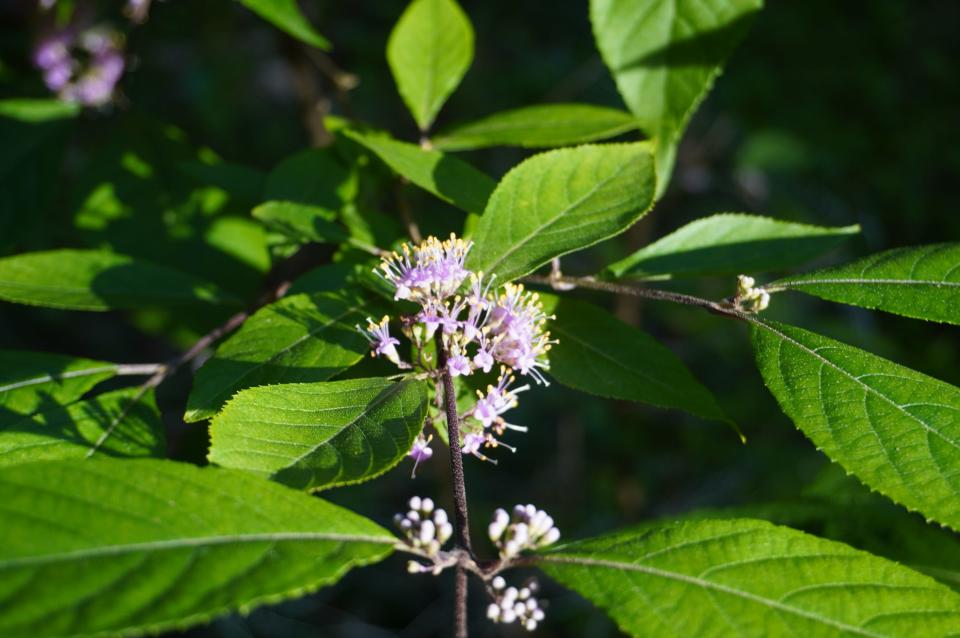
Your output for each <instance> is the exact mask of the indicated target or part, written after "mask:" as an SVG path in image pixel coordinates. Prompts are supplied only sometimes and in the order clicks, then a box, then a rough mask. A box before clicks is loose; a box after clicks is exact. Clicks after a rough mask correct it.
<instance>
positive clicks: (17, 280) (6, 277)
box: [0, 249, 239, 310]
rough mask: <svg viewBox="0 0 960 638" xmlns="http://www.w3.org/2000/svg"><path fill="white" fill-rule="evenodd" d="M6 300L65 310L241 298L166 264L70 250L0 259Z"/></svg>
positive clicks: (2, 293) (0, 283)
mask: <svg viewBox="0 0 960 638" xmlns="http://www.w3.org/2000/svg"><path fill="white" fill-rule="evenodd" d="M0 299H2V300H5V301H12V302H14V303H23V304H28V305H32V306H47V307H49V308H62V309H64V310H117V309H129V308H140V307H143V306H169V305H183V304H190V303H197V302H203V303H224V302H226V303H237V302H238V301H239V300H238V299H236V298H235V297H233V296H231V295H228V294H227V293H224V292H221V291H218V290H217V289H216V288H215V287H214V286H213V284H210V283H208V282H204V281H202V280H200V279H197V278H196V277H193V276H191V275H187V274H184V273H181V272H178V271H176V270H173V269H172V268H167V267H166V266H160V265H158V264H152V263H149V262H145V261H140V260H136V259H132V258H130V257H126V256H124V255H117V254H114V253H110V252H105V251H97V250H68V249H64V250H50V251H44V252H35V253H24V254H21V255H15V256H13V257H6V258H4V259H0Z"/></svg>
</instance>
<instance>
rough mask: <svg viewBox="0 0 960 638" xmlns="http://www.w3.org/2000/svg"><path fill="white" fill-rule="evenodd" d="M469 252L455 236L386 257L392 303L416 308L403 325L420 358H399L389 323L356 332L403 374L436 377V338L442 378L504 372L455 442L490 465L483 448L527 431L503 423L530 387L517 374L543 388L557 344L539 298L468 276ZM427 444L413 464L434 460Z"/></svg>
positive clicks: (414, 452) (467, 416) (419, 444)
mask: <svg viewBox="0 0 960 638" xmlns="http://www.w3.org/2000/svg"><path fill="white" fill-rule="evenodd" d="M472 246H473V244H472V243H471V242H465V241H463V240H462V239H459V238H457V237H456V236H454V235H451V236H450V239H448V240H446V241H440V240H439V239H437V238H435V237H429V238H427V239H426V240H425V241H423V242H421V243H420V244H418V245H416V246H411V245H409V244H404V245H403V246H401V248H400V250H399V251H397V252H393V253H391V254H389V255H386V256H385V257H383V258H382V260H381V263H380V266H379V267H378V268H377V270H376V273H377V274H378V275H379V276H380V277H381V278H382V279H383V280H384V281H386V282H387V283H388V284H389V285H390V287H391V288H392V289H393V291H394V298H395V299H396V300H404V301H411V302H413V303H415V304H417V305H418V306H419V309H418V311H417V312H415V313H414V314H411V315H408V316H402V317H400V318H399V322H398V323H399V325H400V329H401V331H402V333H403V334H404V335H405V336H406V337H407V338H408V339H410V341H411V343H412V346H413V352H414V353H416V355H415V358H414V359H413V360H411V361H406V360H404V358H403V357H402V356H401V354H400V350H399V349H398V346H400V340H399V339H397V338H396V337H394V336H392V335H391V334H390V322H391V318H390V317H389V316H385V317H383V318H381V319H380V321H374V320H372V319H367V327H366V328H361V327H360V326H357V329H358V330H361V331H362V332H363V333H364V334H365V335H366V336H367V338H368V339H369V340H370V344H371V355H372V356H375V357H384V358H386V359H387V360H389V361H391V362H392V363H393V364H394V365H396V366H397V367H399V368H402V369H411V368H420V369H423V370H424V371H431V370H432V368H430V366H429V363H430V358H429V356H428V355H426V354H425V352H427V351H428V350H429V347H430V344H431V342H432V341H433V340H434V339H435V338H436V336H437V335H438V334H439V335H440V341H441V343H442V346H443V349H444V351H445V352H446V354H447V357H446V370H445V371H444V372H447V373H449V374H450V375H451V376H452V377H467V376H470V375H472V374H477V373H490V372H492V371H493V369H494V367H495V366H497V365H499V366H500V372H499V378H498V380H497V383H496V385H492V384H491V385H488V386H487V388H486V391H485V392H479V391H478V392H477V402H476V404H475V405H474V406H473V407H472V408H469V409H468V410H467V411H466V412H465V413H464V415H463V416H464V422H463V424H462V428H463V429H462V437H461V440H460V441H459V442H458V443H459V444H460V449H461V452H462V453H463V454H471V455H473V456H477V457H479V458H481V459H484V460H489V459H487V457H486V456H484V455H483V454H482V453H481V451H480V450H481V449H482V448H493V447H498V446H500V445H504V444H503V442H502V441H500V440H499V439H498V438H497V437H499V436H502V435H503V433H504V432H505V431H506V430H507V429H512V430H518V431H525V430H526V428H524V427H521V426H518V425H514V424H510V423H507V422H506V421H505V420H504V419H503V416H502V415H503V414H504V413H505V412H506V411H508V410H510V409H511V408H513V407H516V405H517V395H518V394H519V393H520V392H523V391H524V390H527V389H529V386H528V385H522V386H519V387H511V386H512V385H513V384H514V383H515V382H516V377H515V374H514V373H518V374H520V375H529V376H530V377H532V378H533V379H534V381H536V382H537V383H544V384H545V383H546V379H545V378H544V376H543V373H542V371H543V370H545V369H547V366H548V364H547V359H546V354H547V351H548V350H549V349H550V346H551V345H552V344H553V343H555V342H553V341H551V339H550V333H549V332H547V331H546V323H547V321H548V320H549V319H551V318H552V317H549V316H547V314H546V313H545V312H544V310H543V306H542V304H541V302H540V298H539V295H537V294H536V293H532V292H529V291H527V290H525V289H524V287H523V286H522V285H517V284H511V283H507V284H504V285H502V286H494V284H493V277H489V278H486V279H485V278H484V276H483V273H474V272H471V271H470V270H469V269H467V267H466V261H467V255H468V254H469V252H470V249H471V247H472ZM428 445H429V440H428V439H424V438H423V437H422V436H421V437H419V438H418V439H417V441H416V442H415V443H414V447H413V449H411V451H410V456H411V457H412V458H413V459H414V461H415V463H420V462H421V461H425V460H426V459H428V458H430V456H431V454H432V452H431V451H430V449H429V447H428ZM504 447H507V448H508V449H511V450H512V449H513V448H511V447H509V446H505V445H504Z"/></svg>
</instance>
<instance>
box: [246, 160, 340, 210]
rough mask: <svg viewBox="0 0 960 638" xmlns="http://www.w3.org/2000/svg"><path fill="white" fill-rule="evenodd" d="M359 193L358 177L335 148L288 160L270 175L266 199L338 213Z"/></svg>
mask: <svg viewBox="0 0 960 638" xmlns="http://www.w3.org/2000/svg"><path fill="white" fill-rule="evenodd" d="M356 196H357V179H356V176H355V175H354V174H353V173H352V172H351V171H350V169H349V168H347V167H346V166H344V164H343V162H341V161H340V159H339V158H338V157H337V154H336V153H335V152H334V151H333V149H331V148H325V149H315V148H314V149H309V150H306V151H302V152H300V153H297V154H295V155H291V156H290V157H288V158H286V159H284V160H283V161H282V162H280V163H279V164H277V165H276V166H275V167H274V168H273V170H272V171H270V173H269V174H268V175H267V179H266V182H264V185H263V199H264V200H277V201H286V202H296V203H298V204H308V205H310V206H318V207H320V208H325V209H326V210H328V211H330V212H333V213H335V212H337V211H338V210H340V208H342V207H343V205H344V204H346V203H348V202H351V201H353V200H354V199H356Z"/></svg>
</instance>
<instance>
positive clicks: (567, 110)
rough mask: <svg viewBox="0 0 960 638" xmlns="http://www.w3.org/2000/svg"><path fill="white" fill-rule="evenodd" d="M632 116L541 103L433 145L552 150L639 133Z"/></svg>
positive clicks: (450, 133) (445, 135) (448, 133)
mask: <svg viewBox="0 0 960 638" xmlns="http://www.w3.org/2000/svg"><path fill="white" fill-rule="evenodd" d="M636 128H637V121H636V119H634V117H633V116H632V115H631V114H630V113H626V112H624V111H621V110H618V109H611V108H608V107H605V106H594V105H592V104H538V105H535V106H524V107H520V108H518V109H512V110H510V111H501V112H500V113H494V114H493V115H489V116H487V117H485V118H482V119H479V120H476V121H473V122H468V123H466V124H459V125H457V126H453V127H451V128H448V129H446V130H444V131H442V132H440V133H438V134H437V135H436V136H435V137H434V138H433V145H434V146H435V147H437V148H439V149H440V150H443V151H465V150H470V149H475V148H486V147H488V146H522V147H526V148H551V147H554V146H569V145H571V144H582V143H584V142H596V141H598V140H603V139H606V138H608V137H615V136H617V135H621V134H622V133H627V132H629V131H632V130H635V129H636Z"/></svg>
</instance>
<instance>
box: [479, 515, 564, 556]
mask: <svg viewBox="0 0 960 638" xmlns="http://www.w3.org/2000/svg"><path fill="white" fill-rule="evenodd" d="M487 532H488V533H489V535H490V540H491V541H493V544H494V545H496V546H497V548H498V549H499V550H500V557H501V558H504V559H508V558H513V557H514V556H517V555H519V554H520V552H523V551H524V550H528V549H538V548H540V547H546V546H547V545H550V544H552V543H555V542H557V540H558V539H559V538H560V530H559V529H557V528H556V527H555V526H554V524H553V518H552V517H551V516H550V515H549V514H547V513H546V512H544V511H543V510H538V509H537V508H536V507H534V506H533V505H517V506H516V507H514V508H513V514H512V515H509V514H507V512H506V510H502V509H498V510H497V511H496V512H494V513H493V521H492V522H491V523H490V526H489V527H488V528H487Z"/></svg>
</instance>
